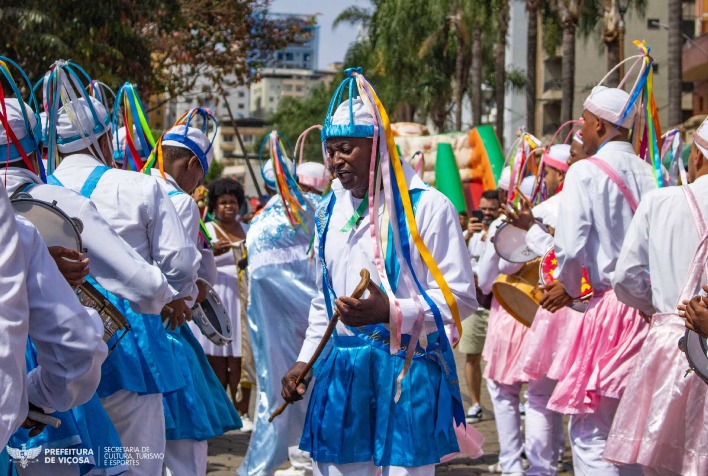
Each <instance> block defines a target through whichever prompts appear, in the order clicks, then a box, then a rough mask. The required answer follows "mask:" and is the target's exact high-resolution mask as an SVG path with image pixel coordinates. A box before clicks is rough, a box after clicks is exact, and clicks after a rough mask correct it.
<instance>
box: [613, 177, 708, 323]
mask: <svg viewBox="0 0 708 476" xmlns="http://www.w3.org/2000/svg"><path fill="white" fill-rule="evenodd" d="M689 187H690V188H691V190H693V193H694V194H695V195H696V199H697V201H698V205H699V207H700V209H701V212H702V213H703V216H704V217H705V219H706V220H708V176H703V177H700V178H698V179H697V180H696V181H695V182H694V183H692V184H690V185H689ZM698 240H699V236H698V231H697V230H696V226H695V224H694V221H693V218H692V216H691V211H690V209H689V208H688V203H687V201H686V198H685V196H684V193H683V191H682V190H681V188H680V187H666V188H662V189H659V190H655V191H653V192H651V193H649V194H647V195H646V197H645V198H644V199H643V200H642V202H641V203H640V204H639V208H638V209H637V213H636V214H635V216H634V219H633V220H632V223H631V225H630V226H629V230H628V232H627V237H626V238H625V240H624V245H623V246H622V252H621V253H620V256H619V259H618V261H617V268H616V270H615V273H614V276H613V277H612V285H613V287H614V290H615V293H616V294H617V298H618V299H619V300H620V301H622V302H624V303H626V304H628V305H630V306H632V307H634V308H637V309H639V310H641V311H642V312H644V313H646V314H649V315H651V314H653V313H655V312H676V304H677V302H678V299H679V294H680V293H681V289H682V288H683V285H684V281H685V279H686V275H687V273H688V268H689V266H690V265H691V262H692V260H693V254H694V252H695V250H696V247H697V246H698ZM699 290H700V288H698V289H695V290H694V291H695V292H696V293H697V292H698V291H699Z"/></svg>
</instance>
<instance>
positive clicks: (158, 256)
mask: <svg viewBox="0 0 708 476" xmlns="http://www.w3.org/2000/svg"><path fill="white" fill-rule="evenodd" d="M64 68H66V66H65V65H63V64H59V63H58V64H57V65H56V66H55V70H54V71H55V72H56V71H57V70H59V73H62V74H64V73H63V69H64ZM53 114H56V115H57V118H56V124H57V130H56V142H57V144H52V143H51V142H52V140H54V139H53V138H52V136H53V134H52V131H50V133H49V134H48V135H49V137H50V144H49V148H50V160H51V154H52V149H53V147H55V146H58V151H59V155H60V157H61V163H60V164H59V166H58V167H57V168H56V171H55V172H54V174H53V176H52V177H51V180H50V183H51V182H53V183H56V184H61V185H63V186H64V187H66V188H69V189H71V190H74V191H77V192H79V193H81V194H82V195H84V196H85V197H87V198H90V199H91V201H92V202H93V203H94V204H95V206H96V208H97V209H98V211H99V213H101V214H102V215H103V216H104V217H105V218H106V220H107V221H108V222H109V224H110V225H111V226H112V227H113V229H114V230H115V231H116V232H117V233H118V235H119V236H121V238H123V239H124V240H125V241H126V242H127V243H128V244H129V245H130V246H131V247H133V248H134V249H135V250H136V251H137V252H138V254H139V255H140V256H141V257H142V258H143V259H144V260H146V261H147V262H148V263H155V264H156V265H157V266H158V267H159V268H160V270H161V271H162V274H163V275H164V276H165V277H166V279H167V282H168V284H169V286H170V289H171V292H172V296H171V301H170V302H169V303H168V305H169V310H165V311H163V312H164V313H165V317H166V318H167V319H169V320H170V324H171V325H172V326H173V327H176V326H178V325H181V324H183V323H184V322H185V319H186V318H187V317H188V316H189V315H191V310H190V308H189V306H188V305H187V304H186V302H185V301H186V300H189V299H193V298H194V297H196V294H197V287H196V285H195V281H196V277H197V276H196V274H197V269H198V268H199V254H198V253H197V250H196V249H195V248H194V243H193V241H192V239H191V238H190V236H189V235H188V233H187V231H186V230H185V229H184V227H183V225H182V222H181V220H180V217H179V215H178V214H177V212H176V210H175V208H174V206H173V205H172V202H171V201H170V199H169V197H168V195H167V193H166V192H165V191H164V190H163V189H162V188H161V187H160V184H159V183H158V182H157V180H156V179H155V178H153V177H150V176H148V175H144V174H136V173H134V172H129V171H124V170H117V169H113V168H111V165H112V164H113V159H112V147H111V137H110V132H109V131H110V120H109V119H110V118H109V117H108V114H107V112H106V110H105V108H104V107H103V105H102V104H101V103H100V102H99V101H98V100H96V99H95V98H93V97H90V96H88V95H87V94H85V91H83V92H82V97H80V98H79V99H75V100H73V101H70V102H67V103H64V104H63V107H62V109H60V110H59V111H58V114H57V113H56V112H52V111H50V117H51V116H52V115H53ZM50 165H51V164H50ZM109 298H112V295H111V294H109ZM156 299H157V297H156ZM116 302H117V303H118V304H119V305H120V306H123V308H125V313H126V317H127V318H128V319H129V320H130V322H131V324H132V325H133V332H135V333H136V335H140V336H141V343H140V347H138V348H136V349H134V352H132V353H129V354H128V355H126V357H127V358H129V359H131V360H134V359H135V358H139V356H138V355H137V354H138V353H140V354H142V360H141V361H144V362H146V364H145V366H146V369H145V370H146V371H147V373H146V374H145V376H146V377H147V378H145V379H140V380H136V379H135V378H133V377H132V375H128V374H126V373H120V371H119V370H116V372H118V375H120V378H113V379H110V380H109V379H104V380H102V384H101V386H99V395H100V396H101V402H102V404H103V406H104V408H105V409H106V411H107V412H108V414H109V415H110V417H111V420H112V421H113V423H114V424H115V426H116V428H117V430H118V433H119V435H120V438H121V441H122V442H123V445H124V446H126V447H129V448H135V449H141V448H146V449H149V452H150V453H154V454H164V452H165V420H164V417H163V403H162V394H163V393H167V392H171V391H175V390H178V389H179V388H181V387H183V386H184V384H185V382H184V377H183V376H182V375H181V373H180V369H179V368H178V366H177V363H176V362H175V358H174V353H173V352H172V350H171V349H170V347H169V346H168V340H167V334H166V332H165V329H164V327H163V325H162V318H161V317H160V316H159V315H155V314H137V313H134V312H133V311H132V309H131V308H130V306H129V305H125V304H122V303H121V302H120V300H117V301H116ZM160 304H164V301H163V302H161V303H160ZM133 323H134V324H133ZM138 453H140V451H138V452H135V454H133V455H132V457H133V458H134V459H138V458H139V455H138ZM162 465H163V461H162V460H161V459H159V458H152V459H150V458H148V459H143V458H140V460H139V464H137V465H134V466H130V468H129V473H130V474H140V475H142V474H145V475H154V474H159V473H160V472H161V471H162Z"/></svg>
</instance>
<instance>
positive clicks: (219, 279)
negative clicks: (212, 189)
mask: <svg viewBox="0 0 708 476" xmlns="http://www.w3.org/2000/svg"><path fill="white" fill-rule="evenodd" d="M206 227H207V229H208V230H209V234H210V235H211V237H212V240H213V242H216V241H219V236H221V235H220V234H217V232H216V229H215V228H214V223H213V222H209V223H206ZM241 227H242V228H243V231H244V233H245V232H246V231H247V230H248V225H247V224H245V223H241ZM238 254H239V251H236V254H234V253H233V252H227V253H224V254H222V255H219V256H215V257H214V261H215V262H216V267H217V271H218V272H217V276H216V283H215V284H214V291H216V293H217V294H218V295H219V298H221V302H222V303H223V304H224V307H225V308H226V311H227V312H228V313H229V316H230V317H231V329H232V332H233V341H231V343H230V344H227V345H225V346H223V347H221V346H218V345H214V344H213V343H212V342H211V341H210V340H209V339H207V338H206V337H204V335H203V334H202V333H201V332H198V333H197V332H195V333H194V334H195V335H196V337H197V339H198V340H199V342H200V343H201V344H202V348H203V349H204V353H205V354H207V355H212V356H215V357H241V355H242V352H241V344H242V343H241V332H242V328H241V303H240V301H239V296H238V295H239V290H238V267H237V266H236V258H235V256H237V255H238ZM238 259H241V257H240V256H238Z"/></svg>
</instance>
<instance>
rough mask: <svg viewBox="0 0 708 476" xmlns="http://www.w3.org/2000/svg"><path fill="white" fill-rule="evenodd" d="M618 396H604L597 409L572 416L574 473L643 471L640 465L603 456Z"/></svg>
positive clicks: (613, 475) (612, 474)
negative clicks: (624, 462)
mask: <svg viewBox="0 0 708 476" xmlns="http://www.w3.org/2000/svg"><path fill="white" fill-rule="evenodd" d="M617 405H619V400H617V399H615V398H604V397H603V398H601V399H600V404H599V407H598V409H597V410H596V411H595V413H586V414H581V415H573V416H571V417H570V429H569V434H570V443H571V446H572V448H573V474H575V475H576V476H583V475H587V476H594V475H600V474H601V475H603V476H619V475H621V476H624V475H635V474H636V475H641V474H642V470H641V467H640V466H639V465H626V466H618V465H614V464H612V463H610V462H609V461H605V460H604V459H602V452H603V451H605V444H606V443H607V436H608V435H609V433H610V427H611V426H612V419H613V418H614V416H615V412H616V411H617Z"/></svg>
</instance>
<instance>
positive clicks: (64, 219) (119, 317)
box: [11, 193, 130, 350]
mask: <svg viewBox="0 0 708 476" xmlns="http://www.w3.org/2000/svg"><path fill="white" fill-rule="evenodd" d="M11 203H12V208H13V209H14V211H15V213H17V214H18V215H20V216H22V217H24V218H26V219H27V220H29V221H30V222H31V223H32V224H33V225H34V226H35V228H37V231H39V234H40V235H41V236H42V239H43V240H44V242H45V243H46V245H47V247H51V246H61V247H63V248H67V249H70V250H75V251H81V250H82V249H83V247H82V243H81V232H82V231H83V225H82V223H81V221H80V220H78V219H76V218H70V217H69V216H67V215H66V213H64V212H63V211H61V210H60V209H59V207H57V206H56V202H53V203H47V202H43V201H41V200H36V199H34V198H32V197H31V196H30V195H28V194H26V193H21V194H19V195H18V196H17V197H16V198H13V199H12V200H11ZM74 292H75V293H76V296H77V297H78V298H79V301H80V302H81V305H83V306H84V307H90V308H92V309H94V310H96V312H97V313H98V315H99V316H101V320H102V321H103V340H104V342H108V341H109V340H110V339H111V338H112V337H113V336H114V335H115V334H116V333H117V332H118V331H119V330H123V333H122V334H121V336H120V337H119V338H118V340H117V341H116V342H115V344H114V345H113V346H112V347H111V350H112V349H113V348H115V346H116V345H117V344H118V342H120V339H122V338H123V336H124V335H125V333H126V332H128V331H129V330H130V324H129V323H128V321H127V320H126V318H125V316H123V314H121V312H120V311H119V310H118V309H117V308H116V307H115V306H114V305H113V304H112V303H111V302H110V301H109V300H108V299H106V297H105V296H104V295H103V294H101V293H100V292H99V291H98V290H97V289H96V288H95V287H93V286H92V285H91V284H89V283H82V284H80V285H78V286H77V287H76V288H74Z"/></svg>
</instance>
